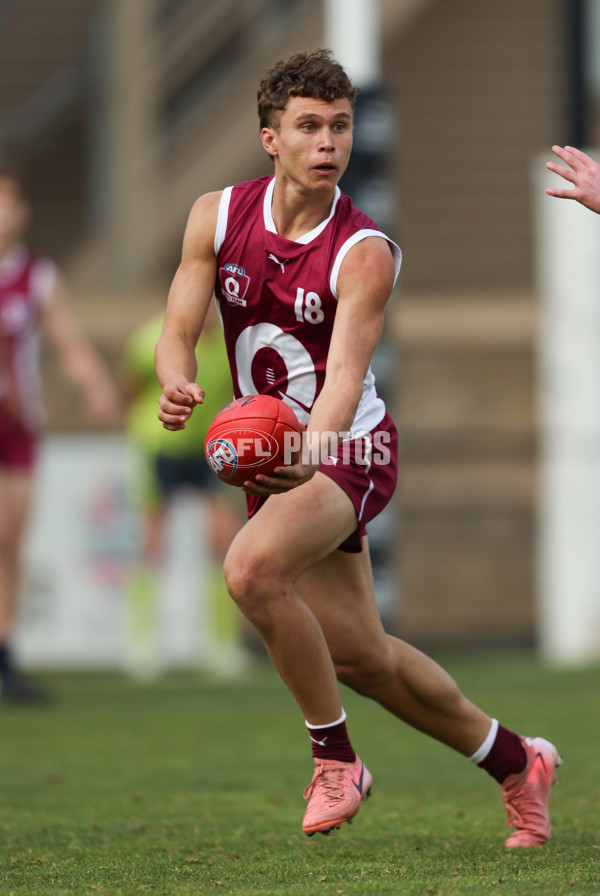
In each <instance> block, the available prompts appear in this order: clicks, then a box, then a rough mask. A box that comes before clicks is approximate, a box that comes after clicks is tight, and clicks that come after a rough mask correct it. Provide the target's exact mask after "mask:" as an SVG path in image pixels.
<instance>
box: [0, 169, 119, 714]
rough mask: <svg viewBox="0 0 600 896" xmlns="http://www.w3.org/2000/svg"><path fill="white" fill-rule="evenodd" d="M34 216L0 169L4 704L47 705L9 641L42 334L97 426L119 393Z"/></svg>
mask: <svg viewBox="0 0 600 896" xmlns="http://www.w3.org/2000/svg"><path fill="white" fill-rule="evenodd" d="M30 216H31V212H30V208H29V205H28V202H27V199H26V197H25V192H24V187H23V183H22V181H21V178H20V176H19V173H18V172H17V170H16V169H13V168H11V167H10V166H8V165H3V166H0V687H1V699H2V701H3V702H5V703H9V702H13V703H16V702H34V701H39V700H43V699H45V696H46V695H45V693H44V691H42V690H41V689H40V688H38V687H35V686H34V685H33V684H32V683H31V682H29V681H28V680H27V679H26V678H25V677H24V676H23V675H22V674H21V673H19V671H18V670H17V668H16V666H15V663H14V659H13V656H12V653H11V648H10V641H11V634H12V632H13V627H14V623H15V616H16V608H17V595H18V588H19V564H20V558H21V549H22V545H23V540H24V535H25V531H26V524H27V519H28V513H29V509H30V506H31V500H32V495H33V487H34V469H35V462H36V459H37V456H38V451H39V444H40V438H41V435H42V431H43V426H44V413H43V407H42V397H41V384H40V373H39V368H38V358H37V347H38V340H39V336H42V337H43V338H44V339H45V340H46V341H47V343H48V344H49V345H50V347H51V348H52V349H53V351H54V354H55V355H56V358H57V360H58V362H59V364H60V366H61V368H62V371H63V373H64V375H65V377H66V379H68V380H69V381H70V382H71V383H72V384H73V385H74V386H75V387H76V388H77V390H78V391H79V393H80V395H81V399H82V402H83V406H84V410H85V413H86V416H87V418H88V419H89V421H90V422H93V423H95V424H99V425H104V424H110V423H115V422H116V421H117V417H118V406H119V402H118V394H117V391H116V389H115V387H114V385H113V383H112V381H111V379H110V377H109V375H108V373H107V371H106V368H105V366H104V364H103V363H102V361H101V360H100V358H99V356H98V355H97V353H96V352H95V350H94V349H93V348H92V346H91V345H90V343H89V342H88V341H87V339H86V338H85V337H84V335H83V333H82V332H81V330H80V328H79V326H78V325H77V323H76V321H75V318H74V317H73V315H72V313H71V311H70V310H69V307H68V304H67V289H66V285H65V282H64V280H63V277H62V275H61V274H60V273H59V271H58V270H57V269H56V266H55V264H54V263H53V262H52V261H50V260H49V259H47V258H38V257H36V256H35V255H34V254H33V253H32V252H31V251H30V250H29V248H28V247H27V246H26V245H25V243H24V242H23V238H24V235H25V232H26V229H27V226H28V223H29V220H30Z"/></svg>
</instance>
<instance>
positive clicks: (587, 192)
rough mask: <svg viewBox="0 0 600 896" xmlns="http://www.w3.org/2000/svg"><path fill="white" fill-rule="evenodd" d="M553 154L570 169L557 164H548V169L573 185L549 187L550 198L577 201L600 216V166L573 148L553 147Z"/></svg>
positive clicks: (547, 189)
mask: <svg viewBox="0 0 600 896" xmlns="http://www.w3.org/2000/svg"><path fill="white" fill-rule="evenodd" d="M552 152H553V153H554V154H555V155H557V156H558V157H559V159H562V160H563V162H566V163H567V165H569V168H565V167H564V166H563V165H558V164H557V163H556V162H546V168H548V170H549V171H553V172H554V173H555V174H560V176H561V177H564V179H565V180H568V181H569V183H571V184H573V186H572V187H566V188H565V187H547V188H546V193H547V194H548V195H549V196H556V197H557V198H558V199H575V200H576V201H577V202H579V203H581V205H584V206H585V207H586V208H589V209H590V210H591V211H593V212H597V213H598V214H600V165H599V164H598V163H597V162H595V161H594V160H593V159H592V158H590V156H588V155H587V154H586V153H585V152H582V151H581V150H580V149H576V148H575V147H573V146H553V147H552Z"/></svg>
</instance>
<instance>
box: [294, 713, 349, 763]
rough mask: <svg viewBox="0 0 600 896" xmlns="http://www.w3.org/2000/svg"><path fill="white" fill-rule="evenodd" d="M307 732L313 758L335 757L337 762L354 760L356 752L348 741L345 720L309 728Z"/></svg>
mask: <svg viewBox="0 0 600 896" xmlns="http://www.w3.org/2000/svg"><path fill="white" fill-rule="evenodd" d="M306 727H307V728H308V733H309V734H310V742H311V744H312V754H313V757H314V758H315V759H337V760H338V761H339V762H354V760H355V759H356V753H355V752H354V750H353V748H352V744H351V743H350V738H349V737H348V732H347V731H346V722H345V721H342V722H334V723H333V725H327V726H323V727H322V726H319V727H318V728H311V727H310V726H309V725H308V724H307V726H306Z"/></svg>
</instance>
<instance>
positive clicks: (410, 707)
mask: <svg viewBox="0 0 600 896" xmlns="http://www.w3.org/2000/svg"><path fill="white" fill-rule="evenodd" d="M296 587H297V590H298V593H299V594H300V595H301V596H302V598H303V599H304V601H305V602H306V604H307V605H308V606H310V607H311V608H312V610H313V612H314V614H315V616H316V617H317V619H318V621H319V623H320V625H321V628H322V630H323V632H324V635H325V638H326V640H327V643H328V646H329V649H330V651H331V655H332V657H333V660H334V663H335V668H336V671H337V675H338V678H339V680H340V681H342V682H344V683H345V684H347V685H348V686H349V687H351V688H352V689H353V690H356V691H357V692H358V693H361V694H364V695H365V696H367V697H371V698H372V699H374V700H376V701H377V702H378V703H380V704H381V705H382V706H384V707H385V708H386V709H388V710H389V711H390V712H391V713H393V714H394V715H395V716H397V717H398V718H400V719H402V720H403V721H404V722H407V723H408V724H409V725H411V726H412V727H414V728H417V729H418V730H420V731H423V732H425V733H426V734H429V735H431V736H432V737H434V738H436V739H437V740H439V741H441V742H443V743H445V744H448V746H450V747H453V748H454V749H455V750H458V751H459V752H460V753H463V754H464V755H466V756H470V755H471V754H472V753H474V752H475V751H476V750H477V749H478V748H479V747H480V746H481V744H482V742H483V741H484V739H485V737H486V735H487V733H488V731H489V728H490V724H491V719H490V717H489V716H487V715H486V714H485V713H484V712H482V711H481V710H480V709H478V708H477V707H476V706H475V705H474V704H472V703H471V702H470V701H469V700H467V699H466V698H465V697H464V696H463V695H462V693H461V692H460V690H459V688H458V686H457V685H456V683H455V682H454V681H453V679H452V678H451V677H450V676H449V675H448V673H447V672H445V671H444V670H443V669H442V668H441V666H439V665H438V664H437V663H435V662H434V661H433V660H432V659H430V658H429V657H427V656H426V655H425V654H423V653H421V652H420V651H419V650H417V649H416V648H414V647H412V646H411V645H409V644H407V643H406V642H404V641H402V640H400V639H399V638H395V637H392V636H391V635H387V634H386V633H385V631H384V630H383V627H382V625H381V621H380V618H379V613H378V610H377V606H376V603H375V596H374V591H373V580H372V574H371V565H370V559H369V553H368V547H367V544H366V540H365V543H364V547H363V551H362V553H360V554H348V553H344V552H342V551H336V552H335V553H333V554H331V555H330V556H329V557H326V558H324V559H323V560H321V561H320V562H318V563H316V564H315V565H314V566H313V567H311V568H310V569H308V570H306V571H305V572H304V573H303V575H302V576H301V577H300V579H299V580H298V582H297V583H296Z"/></svg>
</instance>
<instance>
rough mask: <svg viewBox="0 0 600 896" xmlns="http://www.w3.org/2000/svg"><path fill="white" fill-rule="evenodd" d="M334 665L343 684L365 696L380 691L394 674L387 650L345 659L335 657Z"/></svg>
mask: <svg viewBox="0 0 600 896" xmlns="http://www.w3.org/2000/svg"><path fill="white" fill-rule="evenodd" d="M334 667H335V673H336V676H337V679H338V681H339V682H340V683H341V684H345V685H346V686H347V687H349V688H351V689H352V690H353V691H356V693H357V694H363V695H365V696H368V695H369V694H371V693H374V692H376V691H378V690H379V687H380V685H381V683H382V682H383V681H386V680H387V681H389V679H390V677H391V676H393V674H394V672H393V670H392V667H391V662H390V658H389V657H388V656H387V652H386V651H385V650H383V651H372V652H370V653H368V654H361V655H356V656H353V657H344V659H335V658H334Z"/></svg>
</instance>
